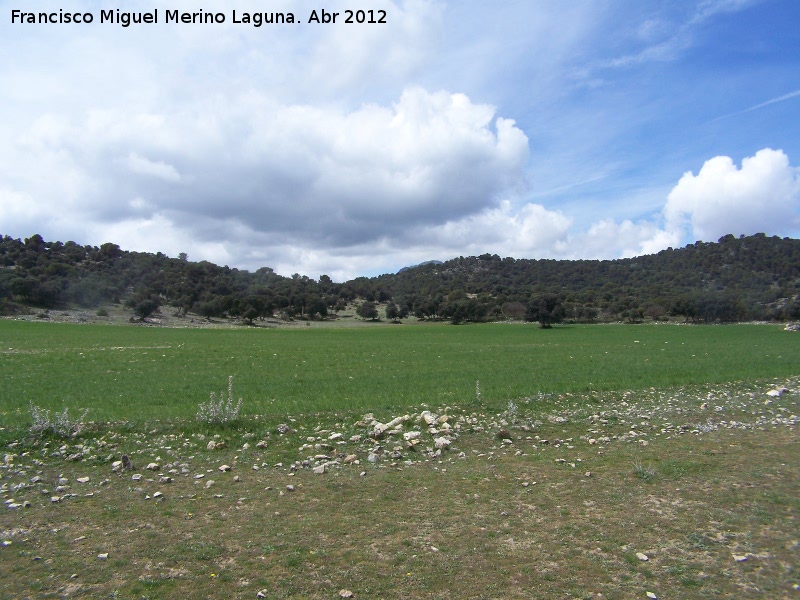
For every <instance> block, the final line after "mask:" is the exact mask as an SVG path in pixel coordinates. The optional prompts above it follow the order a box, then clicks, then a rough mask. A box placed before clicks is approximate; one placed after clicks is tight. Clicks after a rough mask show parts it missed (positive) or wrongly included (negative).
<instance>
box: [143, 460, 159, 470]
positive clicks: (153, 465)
mask: <svg viewBox="0 0 800 600" xmlns="http://www.w3.org/2000/svg"><path fill="white" fill-rule="evenodd" d="M145 469H147V470H148V471H158V470H159V469H161V465H159V464H158V463H154V462H151V463H147V466H146V467H145Z"/></svg>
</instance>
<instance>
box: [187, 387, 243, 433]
mask: <svg viewBox="0 0 800 600" xmlns="http://www.w3.org/2000/svg"><path fill="white" fill-rule="evenodd" d="M241 407H242V399H241V398H239V401H238V402H237V403H236V405H235V406H234V404H233V375H231V376H230V377H228V399H227V400H226V399H225V392H220V397H219V399H217V394H216V393H214V392H211V396H210V398H209V400H208V402H207V403H205V404H200V405H199V406H198V412H197V418H198V420H200V421H203V422H205V423H209V424H213V425H224V424H226V423H231V422H232V421H235V420H236V419H237V418H238V417H239V409H240V408H241Z"/></svg>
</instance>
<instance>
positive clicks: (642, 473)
mask: <svg viewBox="0 0 800 600" xmlns="http://www.w3.org/2000/svg"><path fill="white" fill-rule="evenodd" d="M633 474H634V475H636V477H638V478H639V479H643V480H644V481H650V480H651V479H653V478H654V477H655V476H656V475H657V474H658V472H657V471H656V470H655V469H654V468H653V467H651V466H645V464H644V463H643V462H642V459H641V458H634V459H633Z"/></svg>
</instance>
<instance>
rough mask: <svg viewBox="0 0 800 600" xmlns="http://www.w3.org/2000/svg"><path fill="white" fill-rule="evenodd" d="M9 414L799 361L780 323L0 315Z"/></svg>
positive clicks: (255, 403) (129, 411) (361, 403)
mask: <svg viewBox="0 0 800 600" xmlns="http://www.w3.org/2000/svg"><path fill="white" fill-rule="evenodd" d="M0 358H2V360H1V361H0V398H2V407H1V408H0V423H4V424H8V425H21V424H23V423H25V422H27V420H28V419H29V414H28V413H29V410H28V407H29V403H33V404H34V405H36V406H40V407H42V408H45V409H51V410H54V411H60V410H61V409H62V408H63V407H65V406H67V407H70V408H74V409H75V410H82V409H85V408H88V409H90V413H89V418H90V419H91V420H97V421H112V420H129V421H152V420H155V419H188V418H191V417H193V416H194V415H195V414H196V412H197V406H198V403H200V402H201V401H204V400H205V399H207V398H208V395H209V392H210V391H211V390H218V389H220V388H221V387H222V386H224V383H225V381H227V378H228V377H229V376H234V377H235V381H236V390H237V396H241V397H243V398H244V399H245V401H244V403H243V406H242V417H245V416H247V415H248V414H249V415H254V414H258V415H286V414H308V413H315V412H319V411H340V410H341V411H359V410H372V411H392V410H397V409H400V408H402V407H404V406H418V405H420V404H422V403H427V404H430V405H432V406H434V405H442V404H448V403H461V404H463V403H464V402H470V401H474V400H475V395H476V392H475V387H476V381H478V380H480V390H481V405H482V406H485V407H487V408H489V409H492V410H495V409H497V410H500V409H502V408H505V407H506V406H507V405H508V401H509V400H511V399H513V400H515V401H517V403H519V401H520V400H523V401H524V399H526V398H527V399H530V398H532V397H535V396H537V395H538V394H540V393H541V394H564V393H585V392H594V393H597V394H601V393H602V392H606V391H612V390H622V389H648V388H650V387H657V388H664V387H670V386H676V385H684V384H702V383H711V384H713V383H720V382H725V381H738V380H748V379H755V378H767V377H783V376H789V375H792V374H796V365H798V364H800V344H797V343H796V340H795V339H794V338H793V337H792V335H791V334H789V333H787V332H784V331H783V330H782V329H781V328H780V327H771V326H756V325H735V326H726V327H678V326H639V327H636V326H574V327H561V328H555V329H553V330H550V331H543V330H540V329H538V328H536V327H535V326H524V325H505V324H486V325H480V326H469V325H468V326H458V327H455V326H451V325H430V326H391V325H377V326H374V327H354V328H331V329H318V328H308V329H307V330H305V329H301V330H295V331H281V330H264V329H252V328H247V329H225V330H219V329H217V330H195V329H159V328H145V327H126V326H103V325H70V324H56V323H30V322H15V321H10V320H0Z"/></svg>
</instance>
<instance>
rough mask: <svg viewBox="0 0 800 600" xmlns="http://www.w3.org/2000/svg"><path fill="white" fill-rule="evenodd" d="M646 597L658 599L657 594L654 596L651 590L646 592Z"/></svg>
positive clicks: (651, 599)
mask: <svg viewBox="0 0 800 600" xmlns="http://www.w3.org/2000/svg"><path fill="white" fill-rule="evenodd" d="M647 597H648V598H649V599H650V600H658V596H656V595H655V594H654V593H653V592H647Z"/></svg>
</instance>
